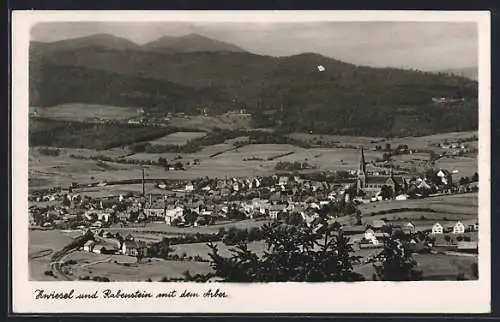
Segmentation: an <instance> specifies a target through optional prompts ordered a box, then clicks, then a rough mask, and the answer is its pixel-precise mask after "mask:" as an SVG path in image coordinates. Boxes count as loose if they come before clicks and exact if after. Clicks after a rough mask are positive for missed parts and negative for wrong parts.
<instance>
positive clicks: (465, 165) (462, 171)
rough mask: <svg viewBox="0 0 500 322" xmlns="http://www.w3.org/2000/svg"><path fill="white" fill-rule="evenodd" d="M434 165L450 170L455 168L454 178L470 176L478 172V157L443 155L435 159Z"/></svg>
mask: <svg viewBox="0 0 500 322" xmlns="http://www.w3.org/2000/svg"><path fill="white" fill-rule="evenodd" d="M436 166H437V167H439V168H442V169H449V170H450V171H453V170H457V171H458V172H457V173H456V174H455V178H459V177H471V176H472V175H474V173H476V172H478V159H477V157H474V158H473V157H460V156H452V157H444V158H440V159H439V160H436Z"/></svg>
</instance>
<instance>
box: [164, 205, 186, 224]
mask: <svg viewBox="0 0 500 322" xmlns="http://www.w3.org/2000/svg"><path fill="white" fill-rule="evenodd" d="M183 215H184V209H183V208H182V207H175V208H172V209H166V210H165V223H167V224H169V225H171V224H172V221H173V220H174V219H176V218H182V216H183Z"/></svg>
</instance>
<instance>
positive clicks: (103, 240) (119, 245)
mask: <svg viewBox="0 0 500 322" xmlns="http://www.w3.org/2000/svg"><path fill="white" fill-rule="evenodd" d="M94 237H95V240H89V241H87V242H86V243H85V244H84V245H83V247H82V249H81V250H83V251H85V252H92V253H96V254H110V255H118V254H120V255H127V256H133V257H138V256H142V257H146V256H147V255H148V245H147V244H146V243H145V242H144V241H142V240H137V239H136V238H135V237H133V236H132V235H128V236H127V237H125V238H120V237H118V235H114V234H112V233H110V232H106V231H104V230H100V231H99V232H98V233H97V232H96V233H95V234H94Z"/></svg>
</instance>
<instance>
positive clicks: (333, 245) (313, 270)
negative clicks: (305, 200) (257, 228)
mask: <svg viewBox="0 0 500 322" xmlns="http://www.w3.org/2000/svg"><path fill="white" fill-rule="evenodd" d="M261 229H262V233H263V237H264V240H265V243H266V250H265V251H264V254H263V255H262V256H261V257H259V256H258V255H257V254H256V253H254V252H252V251H250V250H249V249H248V247H247V243H242V244H239V245H238V246H237V247H236V248H234V249H232V250H231V252H232V253H233V255H232V256H231V257H223V256H221V255H220V254H219V252H218V248H217V246H216V245H213V244H208V246H209V247H210V248H211V249H212V253H211V254H209V255H210V258H211V263H210V264H211V267H212V268H213V270H214V272H215V273H214V275H215V276H217V277H219V278H221V279H222V281H225V282H288V281H291V282H293V281H295V282H325V281H361V280H364V279H363V276H362V275H360V274H358V273H356V272H354V270H353V266H352V263H353V261H354V260H355V259H356V257H355V256H352V255H351V253H352V252H353V249H352V247H351V245H350V244H349V239H348V238H345V237H344V236H343V235H342V232H341V231H333V230H332V229H327V230H326V231H325V232H324V233H323V234H318V233H315V232H314V231H313V229H311V228H308V227H305V226H303V227H295V226H287V225H282V224H279V223H273V224H266V225H264V226H263V227H262V228H261Z"/></svg>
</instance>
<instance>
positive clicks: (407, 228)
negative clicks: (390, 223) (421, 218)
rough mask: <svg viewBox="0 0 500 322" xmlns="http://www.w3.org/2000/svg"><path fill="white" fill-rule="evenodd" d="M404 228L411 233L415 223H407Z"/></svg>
mask: <svg viewBox="0 0 500 322" xmlns="http://www.w3.org/2000/svg"><path fill="white" fill-rule="evenodd" d="M404 230H406V231H408V232H410V233H413V232H414V231H415V225H414V224H413V223H411V222H409V223H407V224H406V225H405V227H404Z"/></svg>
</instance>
